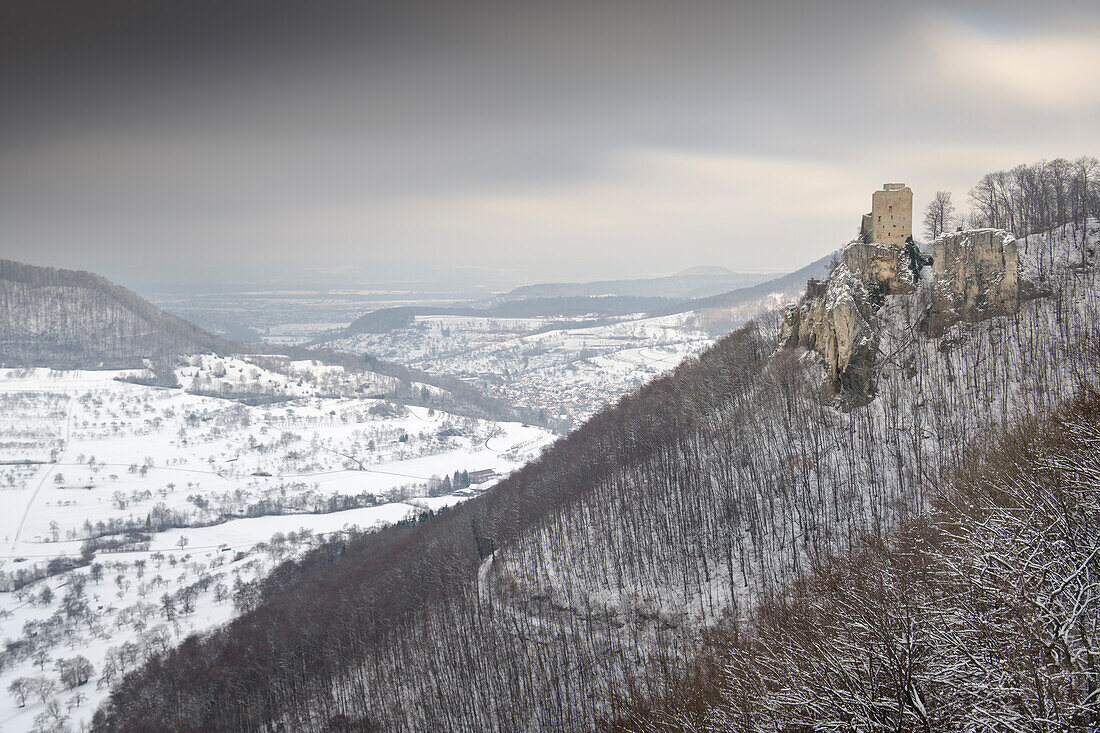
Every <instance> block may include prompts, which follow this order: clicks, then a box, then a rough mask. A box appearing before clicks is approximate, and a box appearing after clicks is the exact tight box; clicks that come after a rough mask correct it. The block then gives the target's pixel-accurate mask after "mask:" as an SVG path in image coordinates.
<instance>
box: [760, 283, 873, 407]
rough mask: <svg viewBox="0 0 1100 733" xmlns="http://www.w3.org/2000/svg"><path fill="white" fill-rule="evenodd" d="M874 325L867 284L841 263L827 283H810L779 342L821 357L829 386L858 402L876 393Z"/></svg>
mask: <svg viewBox="0 0 1100 733" xmlns="http://www.w3.org/2000/svg"><path fill="white" fill-rule="evenodd" d="M874 321H875V308H874V306H873V305H872V299H871V297H870V294H869V293H868V289H867V286H866V285H865V284H864V282H863V281H862V280H860V279H859V278H858V277H856V276H855V275H854V274H853V273H852V272H851V270H849V269H848V267H847V265H845V264H843V263H842V264H841V265H840V266H839V267H838V268H837V269H836V271H834V272H833V274H832V275H830V276H829V279H828V280H824V281H822V280H811V281H810V282H809V284H808V285H807V290H806V295H805V296H804V297H803V298H802V302H801V303H799V304H798V305H797V306H792V307H791V308H790V309H789V310H788V311H787V315H786V318H785V319H784V322H783V329H782V334H781V338H782V340H783V342H784V343H785V344H786V345H787V346H792V347H793V346H801V347H803V348H806V349H810V350H813V351H816V352H818V353H819V354H821V355H822V356H823V357H824V359H825V369H826V371H827V373H828V377H827V380H828V384H827V386H828V387H830V388H831V389H832V390H833V391H835V392H836V393H839V394H845V395H850V396H854V397H856V398H857V399H858V398H861V397H864V396H867V395H870V394H871V393H872V392H873V391H874V364H875V355H876V354H877V353H878V333H877V331H876V329H875V326H874Z"/></svg>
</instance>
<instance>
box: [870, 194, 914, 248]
mask: <svg viewBox="0 0 1100 733" xmlns="http://www.w3.org/2000/svg"><path fill="white" fill-rule="evenodd" d="M859 234H860V239H861V240H863V242H864V243H865V244H872V243H874V244H892V245H895V246H898V247H900V246H902V245H903V244H905V241H906V240H907V239H909V238H910V237H912V236H913V191H912V189H910V188H909V187H908V186H906V185H905V184H904V183H884V184H882V188H881V189H880V190H878V191H875V192H874V193H873V194H871V213H870V214H864V215H863V223H862V226H861V227H860V231H859Z"/></svg>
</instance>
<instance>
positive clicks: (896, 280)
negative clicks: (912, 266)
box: [841, 242, 916, 295]
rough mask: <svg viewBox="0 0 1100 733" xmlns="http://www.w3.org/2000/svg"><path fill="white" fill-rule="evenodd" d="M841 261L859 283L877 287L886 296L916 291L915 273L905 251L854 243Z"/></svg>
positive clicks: (890, 246)
mask: <svg viewBox="0 0 1100 733" xmlns="http://www.w3.org/2000/svg"><path fill="white" fill-rule="evenodd" d="M841 260H842V261H843V262H844V265H845V266H846V267H847V268H848V270H849V272H851V273H855V274H856V275H857V276H858V277H859V279H861V280H863V281H864V282H867V283H874V284H876V285H878V287H879V289H880V290H881V291H882V294H883V295H895V294H898V293H911V292H913V291H914V290H916V282H915V281H914V279H913V273H912V272H911V271H910V270H909V256H908V255H907V254H906V253H905V250H904V249H903V248H902V247H895V246H893V245H889V244H874V243H866V244H865V243H863V242H852V243H851V244H849V245H848V246H847V247H845V248H844V251H843V252H842V253H841Z"/></svg>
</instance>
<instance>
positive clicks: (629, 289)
mask: <svg viewBox="0 0 1100 733" xmlns="http://www.w3.org/2000/svg"><path fill="white" fill-rule="evenodd" d="M771 277H772V275H768V274H760V273H747V272H731V271H730V270H727V269H726V268H724V267H718V266H714V265H709V266H703V267H692V268H689V269H687V270H683V271H681V272H678V273H676V274H675V275H668V276H666V277H651V278H641V279H636V280H599V281H596V282H587V283H542V284H538V285H524V286H522V287H518V288H516V289H515V290H512V291H510V292H508V293H505V294H504V295H502V296H500V300H504V301H511V300H529V299H532V298H577V297H586V296H608V295H618V296H626V297H635V298H681V299H682V298H704V297H706V296H708V295H716V294H717V293H722V292H725V291H727V290H733V289H734V288H742V287H746V286H749V285H755V284H756V283H759V282H763V281H764V280H768V279H769V278H771Z"/></svg>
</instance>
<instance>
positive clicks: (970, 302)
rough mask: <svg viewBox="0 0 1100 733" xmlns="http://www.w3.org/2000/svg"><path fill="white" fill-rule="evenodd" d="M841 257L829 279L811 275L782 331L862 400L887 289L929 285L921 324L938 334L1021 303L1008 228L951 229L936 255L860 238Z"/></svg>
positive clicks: (896, 292) (871, 384)
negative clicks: (818, 358) (819, 356)
mask: <svg viewBox="0 0 1100 733" xmlns="http://www.w3.org/2000/svg"><path fill="white" fill-rule="evenodd" d="M840 259H841V261H840V264H839V265H838V266H837V268H836V270H834V272H833V274H832V275H830V276H829V279H828V280H824V281H822V280H811V281H810V282H809V283H808V284H807V287H806V294H805V295H804V296H803V297H802V300H801V301H800V302H799V303H798V305H796V306H791V307H790V308H789V309H788V310H787V313H786V317H785V319H784V322H783V327H782V333H781V339H782V342H783V343H784V344H785V345H786V346H788V347H802V348H805V349H808V350H811V351H815V352H817V353H818V354H820V355H821V357H822V358H823V360H824V365H825V370H826V374H827V377H826V386H827V387H828V388H830V389H831V390H832V391H833V392H834V393H836V394H839V395H842V396H844V397H845V398H848V399H850V400H852V401H854V402H857V403H858V402H861V401H864V400H866V399H870V398H871V397H872V396H873V395H874V390H875V359H876V357H877V354H878V345H879V340H880V336H879V334H880V333H881V331H882V327H881V324H880V315H879V311H880V309H881V308H882V306H883V304H884V303H885V299H886V296H909V295H912V294H914V293H916V292H917V291H918V289H921V288H930V289H931V294H930V298H929V300H928V302H930V304H931V305H930V308H929V310H928V312H927V314H926V316H925V317H924V319H923V326H922V330H923V331H925V332H926V333H927V334H928V335H931V336H938V335H940V334H942V333H943V332H944V331H945V330H946V329H947V328H949V327H950V326H952V325H954V324H956V323H959V322H963V321H967V322H976V321H980V320H984V319H986V318H992V317H994V316H1001V315H1007V314H1010V313H1015V312H1016V310H1017V309H1018V308H1019V304H1020V278H1019V258H1018V256H1017V250H1016V240H1015V239H1014V238H1013V237H1012V235H1011V234H1009V233H1008V232H1004V231H1000V230H995V229H974V230H970V231H965V232H956V233H954V234H948V235H945V236H943V237H940V238H939V239H937V240H936V241H935V242H934V244H933V256H932V257H931V258H929V257H927V256H926V255H924V254H922V253H921V252H920V250H919V249H918V248H917V247H916V245H915V244H913V243H912V240H909V242H907V243H906V245H905V246H896V245H889V244H877V243H872V242H864V241H861V240H856V241H855V242H852V243H851V244H849V245H848V246H847V247H845V248H844V251H843V252H842V253H841V258H840ZM926 268H930V269H931V272H929V270H928V269H926ZM922 271H923V272H924V276H923V278H922V277H921V272H922Z"/></svg>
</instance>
